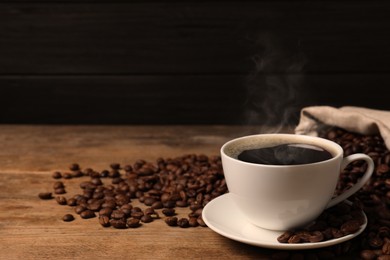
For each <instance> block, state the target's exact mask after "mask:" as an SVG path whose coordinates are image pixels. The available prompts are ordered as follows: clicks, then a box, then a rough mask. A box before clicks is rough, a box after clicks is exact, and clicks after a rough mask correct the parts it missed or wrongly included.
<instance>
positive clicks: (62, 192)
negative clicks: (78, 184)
mask: <svg viewBox="0 0 390 260" xmlns="http://www.w3.org/2000/svg"><path fill="white" fill-rule="evenodd" d="M54 193H55V194H64V193H66V191H65V189H64V188H57V189H55V190H54Z"/></svg>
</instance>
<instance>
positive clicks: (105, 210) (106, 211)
mask: <svg viewBox="0 0 390 260" xmlns="http://www.w3.org/2000/svg"><path fill="white" fill-rule="evenodd" d="M112 211H113V209H112V208H102V209H101V210H100V211H99V215H106V216H108V217H111V213H112Z"/></svg>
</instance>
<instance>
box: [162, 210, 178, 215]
mask: <svg viewBox="0 0 390 260" xmlns="http://www.w3.org/2000/svg"><path fill="white" fill-rule="evenodd" d="M162 213H163V214H164V215H165V216H168V217H169V216H174V215H176V212H175V209H174V208H164V209H163V210H162Z"/></svg>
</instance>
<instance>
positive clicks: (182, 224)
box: [177, 218, 190, 228]
mask: <svg viewBox="0 0 390 260" xmlns="http://www.w3.org/2000/svg"><path fill="white" fill-rule="evenodd" d="M177 225H178V226H179V227H181V228H187V227H189V226H190V225H189V221H188V219H187V218H180V219H178V220H177Z"/></svg>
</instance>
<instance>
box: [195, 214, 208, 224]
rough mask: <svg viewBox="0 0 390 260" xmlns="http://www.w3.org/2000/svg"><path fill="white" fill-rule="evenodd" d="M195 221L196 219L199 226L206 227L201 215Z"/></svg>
mask: <svg viewBox="0 0 390 260" xmlns="http://www.w3.org/2000/svg"><path fill="white" fill-rule="evenodd" d="M196 221H198V224H199V226H201V227H207V225H206V223H205V222H204V220H203V218H202V216H199V217H198V218H197V219H196Z"/></svg>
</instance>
